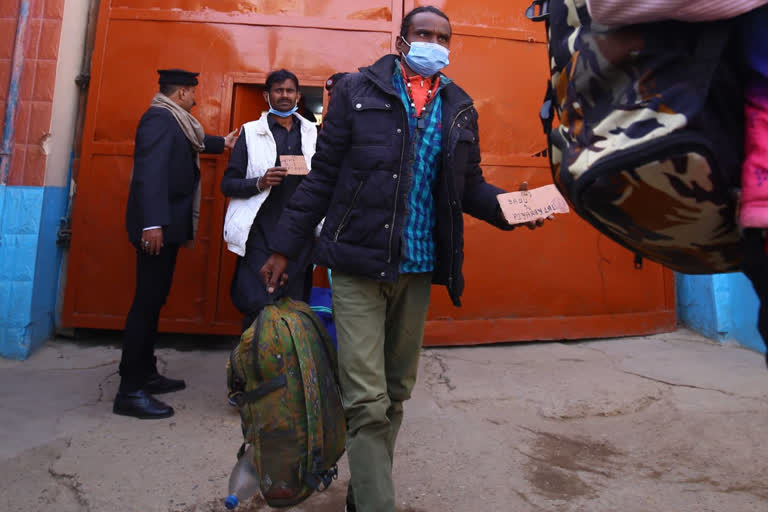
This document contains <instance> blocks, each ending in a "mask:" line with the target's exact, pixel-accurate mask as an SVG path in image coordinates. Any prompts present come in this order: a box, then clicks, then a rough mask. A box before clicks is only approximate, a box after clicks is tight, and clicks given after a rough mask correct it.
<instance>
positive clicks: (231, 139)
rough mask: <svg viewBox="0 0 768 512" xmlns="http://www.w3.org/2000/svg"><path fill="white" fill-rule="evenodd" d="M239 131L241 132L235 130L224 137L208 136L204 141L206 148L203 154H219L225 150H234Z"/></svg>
mask: <svg viewBox="0 0 768 512" xmlns="http://www.w3.org/2000/svg"><path fill="white" fill-rule="evenodd" d="M238 131H239V130H233V131H231V132H229V133H228V134H226V135H225V136H224V137H219V136H218V135H206V136H205V139H203V145H204V146H205V149H204V150H203V153H214V154H218V153H223V152H224V148H227V149H232V148H234V147H235V142H236V141H237V138H238V137H237V135H238Z"/></svg>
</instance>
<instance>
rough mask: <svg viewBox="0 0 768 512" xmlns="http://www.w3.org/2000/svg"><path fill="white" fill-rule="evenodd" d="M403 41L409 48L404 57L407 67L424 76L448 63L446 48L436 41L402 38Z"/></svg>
mask: <svg viewBox="0 0 768 512" xmlns="http://www.w3.org/2000/svg"><path fill="white" fill-rule="evenodd" d="M403 42H404V43H405V44H407V45H408V47H409V48H410V49H411V50H410V51H409V52H408V55H405V54H404V55H403V57H405V62H407V63H408V67H410V68H411V69H412V70H414V71H415V72H416V73H418V74H419V75H421V76H423V77H424V78H429V77H431V76H432V75H434V74H435V73H437V72H439V71H440V70H441V69H443V68H444V67H445V66H447V65H448V64H450V61H449V60H448V55H449V54H450V52H449V51H448V48H446V47H444V46H441V45H439V44H437V43H423V42H420V41H416V42H413V43H409V42H408V41H406V40H405V38H403Z"/></svg>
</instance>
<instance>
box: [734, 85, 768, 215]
mask: <svg viewBox="0 0 768 512" xmlns="http://www.w3.org/2000/svg"><path fill="white" fill-rule="evenodd" d="M745 114H746V122H747V124H746V131H745V133H744V138H745V147H744V149H745V154H744V165H743V166H742V170H741V212H740V214H739V223H740V224H741V226H742V227H745V228H768V88H766V89H762V90H759V91H758V90H754V89H753V90H750V91H748V93H747V105H746V108H745Z"/></svg>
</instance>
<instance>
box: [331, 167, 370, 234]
mask: <svg viewBox="0 0 768 512" xmlns="http://www.w3.org/2000/svg"><path fill="white" fill-rule="evenodd" d="M364 184H365V180H360V183H359V184H358V185H357V188H356V189H355V195H353V196H352V202H351V203H349V208H347V211H346V212H344V216H343V217H342V218H341V222H340V223H339V227H338V229H336V235H334V237H333V241H334V242H338V241H339V235H340V234H341V230H342V229H344V224H346V223H347V219H348V218H349V215H350V214H351V213H352V209H353V208H354V207H355V204H356V203H357V196H358V195H360V189H361V188H363V185H364Z"/></svg>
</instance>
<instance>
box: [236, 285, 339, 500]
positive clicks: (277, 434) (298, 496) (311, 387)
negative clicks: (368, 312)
mask: <svg viewBox="0 0 768 512" xmlns="http://www.w3.org/2000/svg"><path fill="white" fill-rule="evenodd" d="M337 377H338V375H337V359H336V350H335V348H334V346H333V341H331V339H330V337H329V336H328V333H327V332H326V331H325V328H324V327H323V325H322V323H321V321H320V320H319V319H318V318H317V316H316V315H315V314H314V313H313V312H312V310H311V309H310V308H309V306H307V305H306V304H304V303H303V302H298V301H293V300H291V299H289V298H283V299H280V300H278V301H277V302H276V303H275V304H274V305H269V306H266V307H265V308H264V309H263V310H262V312H261V313H260V314H259V316H258V318H257V319H256V321H255V322H254V323H253V325H252V326H251V327H249V328H248V329H247V330H246V331H245V332H244V333H243V335H242V336H241V338H240V343H239V344H238V345H237V347H236V348H235V349H234V350H233V351H232V353H231V355H230V358H229V362H228V363H227V387H228V388H229V396H230V398H232V399H233V400H234V401H235V402H236V403H237V405H238V410H239V411H240V418H241V420H242V428H243V436H244V437H245V442H246V443H247V444H250V445H252V446H253V447H254V450H253V454H254V455H253V461H252V462H253V465H254V467H255V468H256V471H257V473H258V475H259V481H260V488H261V493H262V495H263V496H264V499H265V500H266V502H267V504H268V505H269V506H271V507H290V506H293V505H296V504H297V503H300V502H302V501H303V500H305V499H306V498H308V497H309V496H310V495H311V494H312V493H313V492H314V491H322V490H325V489H326V488H327V487H328V486H329V485H330V484H331V482H332V481H333V480H334V479H335V478H336V475H337V468H336V463H337V462H338V460H339V458H341V456H342V454H343V453H344V442H345V436H346V424H345V419H344V411H343V409H342V406H341V395H340V392H339V386H338V378H337ZM244 451H245V444H244V445H243V447H241V449H240V454H239V455H238V457H239V456H240V455H242V453H244Z"/></svg>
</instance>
